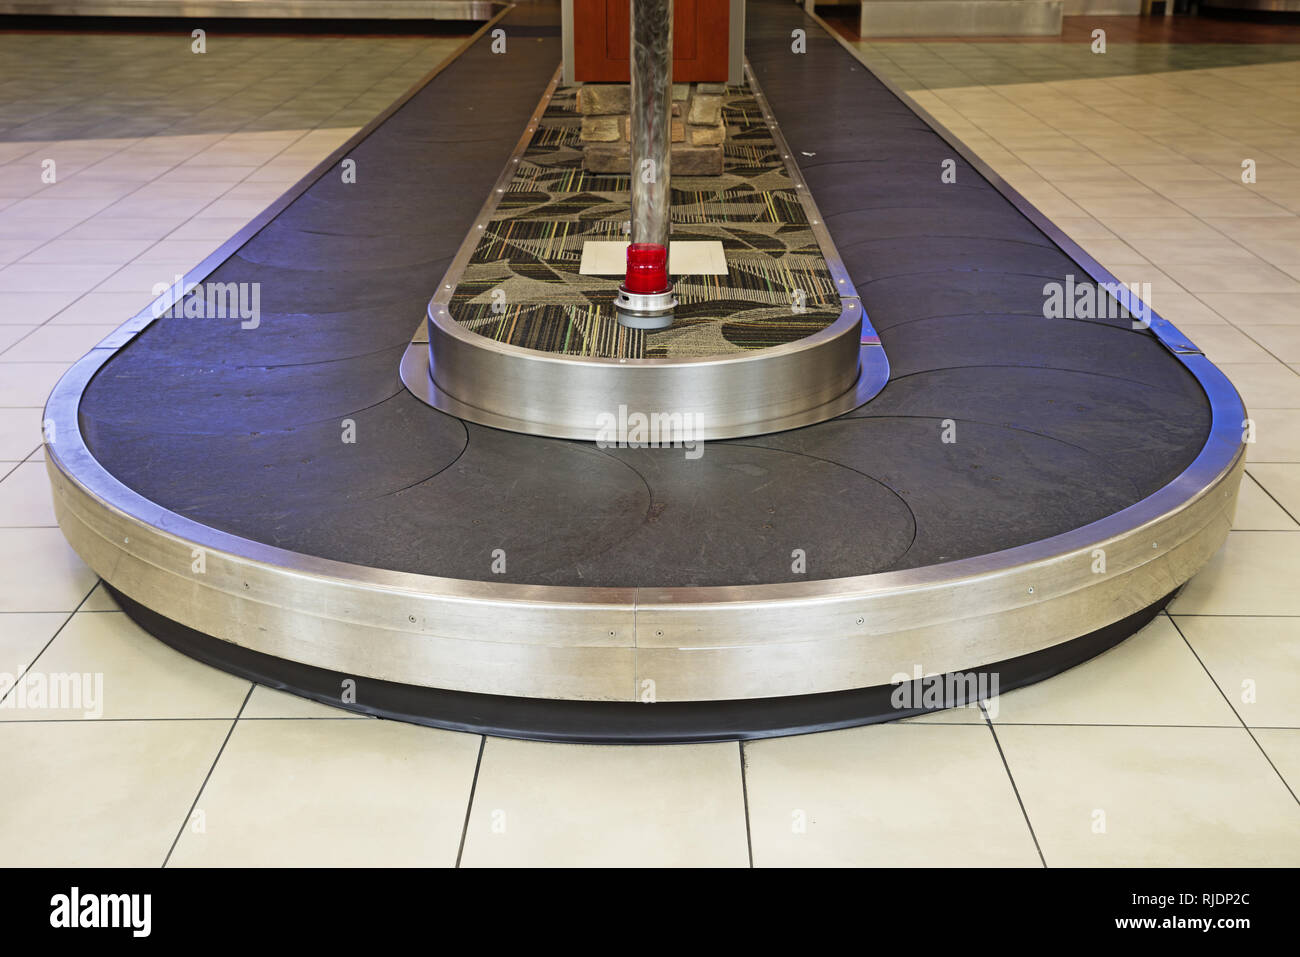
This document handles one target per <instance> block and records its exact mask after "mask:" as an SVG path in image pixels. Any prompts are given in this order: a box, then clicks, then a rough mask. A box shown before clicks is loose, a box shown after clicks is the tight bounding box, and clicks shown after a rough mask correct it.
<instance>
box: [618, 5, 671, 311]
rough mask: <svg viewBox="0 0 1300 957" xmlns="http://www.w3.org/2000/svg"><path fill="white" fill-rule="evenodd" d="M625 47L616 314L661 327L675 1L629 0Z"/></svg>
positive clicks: (667, 294)
mask: <svg viewBox="0 0 1300 957" xmlns="http://www.w3.org/2000/svg"><path fill="white" fill-rule="evenodd" d="M631 42H632V71H631V72H632V91H631V93H632V235H631V237H629V238H630V239H631V240H632V241H631V243H630V244H629V245H628V247H627V275H626V277H625V278H624V280H623V285H621V286H620V287H619V290H618V297H617V298H616V299H615V301H614V311H615V314H616V316H617V318H618V321H619V322H620V323H622V324H623V325H625V326H630V327H632V328H634V329H664V328H667V327H668V326H671V325H672V323H673V309H674V308H675V307H676V305H677V299H676V297H675V296H674V295H673V284H672V282H671V281H670V280H669V278H668V276H669V272H668V224H669V218H668V213H669V206H670V203H671V197H672V193H671V192H670V189H669V177H670V174H671V170H670V168H669V165H670V162H671V156H672V152H671V151H672V122H673V0H632V37H631Z"/></svg>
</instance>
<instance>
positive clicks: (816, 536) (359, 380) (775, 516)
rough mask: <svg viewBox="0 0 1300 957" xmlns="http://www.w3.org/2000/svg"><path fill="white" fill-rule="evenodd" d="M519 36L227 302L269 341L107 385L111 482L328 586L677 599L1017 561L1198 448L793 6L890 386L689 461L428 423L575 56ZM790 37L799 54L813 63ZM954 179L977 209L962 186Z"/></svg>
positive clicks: (795, 87)
mask: <svg viewBox="0 0 1300 957" xmlns="http://www.w3.org/2000/svg"><path fill="white" fill-rule="evenodd" d="M521 9H522V8H521ZM514 16H515V14H514V13H512V14H511V15H510V17H508V18H507V19H506V20H505V21H504V24H503V25H504V27H505V28H506V30H507V33H508V35H510V36H511V39H510V41H509V44H508V51H507V53H506V54H504V55H493V54H492V53H491V52H490V41H489V40H487V39H483V40H480V41H479V42H478V43H477V44H476V45H475V46H474V47H472V48H471V49H470V50H468V51H467V52H466V53H465V54H464V55H463V56H462V57H461V58H460V59H459V60H458V61H456V62H455V63H454V64H452V65H451V66H450V67H449V68H448V69H446V70H445V71H443V72H442V73H441V74H440V75H439V76H438V77H436V78H435V80H434V81H433V82H432V83H431V84H430V85H429V86H428V87H426V88H425V89H424V90H423V91H421V92H420V93H419V94H418V95H416V96H415V97H413V98H412V99H411V100H410V101H409V102H408V103H407V104H406V105H405V106H404V107H403V108H402V109H401V110H399V111H398V112H397V113H395V114H394V115H393V116H392V117H391V118H390V119H389V120H388V121H387V122H386V123H384V124H383V125H382V126H381V127H379V128H378V129H377V130H376V131H375V132H374V133H373V134H372V135H371V136H370V137H369V138H368V139H366V140H365V141H364V142H362V143H360V144H359V145H357V146H356V148H355V149H353V150H352V151H351V154H350V155H351V156H352V158H354V159H355V160H356V161H357V181H356V183H353V184H345V183H343V182H342V179H341V177H340V176H338V175H337V174H333V173H331V174H327V175H326V176H325V177H323V178H322V179H321V180H319V181H318V182H317V183H316V184H315V185H313V186H312V187H311V188H310V189H309V190H308V191H307V192H306V193H305V194H304V195H303V196H302V197H300V198H299V199H298V200H297V201H295V202H294V203H293V204H292V205H291V206H290V207H289V208H288V209H286V210H285V211H284V212H283V213H282V214H281V215H280V216H279V217H277V219H276V220H275V221H274V222H273V223H272V224H271V225H270V226H268V227H267V228H266V229H264V230H263V231H262V232H261V233H260V234H258V235H257V236H256V237H255V238H254V239H252V240H251V241H250V242H248V243H247V244H246V245H245V246H244V247H243V248H242V249H240V250H239V251H238V252H237V253H236V254H235V255H233V256H232V257H231V258H230V259H229V260H228V261H227V262H226V263H225V264H223V265H222V266H221V267H220V268H219V269H218V270H217V272H216V273H215V274H214V275H213V276H212V277H210V278H211V279H212V280H214V281H226V282H259V283H261V297H262V298H261V305H262V311H263V314H262V320H261V324H260V326H259V327H258V328H257V329H255V330H245V329H241V328H240V327H239V324H238V322H234V321H222V320H195V319H190V320H186V319H162V320H159V321H157V322H155V323H154V324H153V325H152V326H151V327H150V328H149V329H148V330H147V331H146V332H145V333H144V334H142V335H141V336H139V337H137V338H136V339H135V340H134V341H133V342H132V343H131V344H130V345H129V346H128V347H127V348H126V349H125V350H124V351H123V352H122V353H121V354H119V355H118V356H115V357H114V358H113V359H112V360H111V361H110V362H109V363H108V364H107V365H106V366H105V367H104V369H103V370H102V371H101V372H100V374H99V375H98V376H97V377H96V379H95V380H94V381H93V382H92V383H91V386H90V387H89V389H88V390H87V392H86V395H85V397H84V399H83V402H82V407H81V414H82V425H83V430H84V431H85V433H86V437H87V441H88V443H89V445H90V448H91V450H92V452H93V454H94V455H95V456H96V457H97V458H98V459H100V461H101V462H103V463H104V465H105V466H106V467H107V468H108V469H109V471H111V472H112V473H113V474H114V475H115V476H117V477H118V478H119V479H120V480H122V481H123V482H124V483H125V484H127V485H129V486H130V487H132V488H133V489H135V490H136V491H138V492H140V493H141V494H143V495H144V496H146V497H147V498H149V499H152V500H153V501H156V502H158V503H160V504H162V505H164V506H165V507H167V508H169V509H172V510H173V511H176V512H179V513H180V514H182V515H185V516H187V517H189V518H192V519H194V520H197V521H200V522H203V523H205V524H207V525H210V526H213V527H215V528H218V529H221V530H223V531H227V532H231V533H234V534H237V535H241V536H244V537H247V538H250V539H254V540H256V541H260V542H264V543H267V544H271V545H276V546H280V547H283V548H289V549H293V550H296V551H301V552H306V553H309V554H312V555H316V556H321V557H325V558H330V559H335V560H340V561H346V562H354V563H359V564H363V565H370V566H375V567H381V568H388V569H394V570H399V571H409V572H419V573H425V574H431V575H440V576H447V577H452V578H467V579H480V580H492V581H508V582H526V583H536V584H564V585H609V586H631V585H641V586H671V585H683V586H684V585H720V584H750V583H757V582H774V581H790V580H807V579H819V578H832V577H841V576H848V575H855V574H864V573H869V572H875V571H883V570H888V569H896V568H909V567H916V566H918V565H924V564H928V563H933V562H938V561H944V560H949V559H955V558H962V557H967V556H973V555H979V554H984V553H988V552H992V551H996V550H999V549H1003V548H1007V547H1010V546H1014V545H1019V544H1024V543H1027V542H1031V541H1035V540H1038V539H1041V538H1044V537H1047V536H1050V535H1054V534H1058V533H1061V532H1065V531H1068V530H1070V529H1073V528H1076V527H1078V526H1081V525H1084V524H1086V523H1088V522H1091V521H1094V520H1096V519H1099V518H1102V517H1104V516H1106V515H1109V514H1111V513H1113V512H1115V511H1117V510H1118V509H1121V508H1123V507H1125V506H1127V505H1130V504H1132V503H1134V502H1136V501H1138V500H1139V499H1141V498H1143V497H1144V496H1146V495H1148V494H1150V493H1151V492H1153V491H1155V490H1156V489H1157V488H1159V487H1160V486H1162V485H1164V484H1166V483H1167V482H1168V481H1170V480H1171V479H1172V478H1173V477H1174V476H1176V475H1177V474H1178V473H1179V472H1180V471H1182V469H1183V468H1185V467H1186V465H1187V464H1188V463H1189V462H1190V461H1191V460H1192V458H1193V457H1194V456H1195V454H1196V453H1197V452H1198V451H1199V449H1200V448H1201V446H1202V444H1203V442H1204V440H1205V438H1206V435H1207V433H1208V427H1209V407H1208V404H1207V402H1206V401H1205V398H1204V396H1203V395H1202V393H1201V390H1200V388H1199V386H1197V384H1196V382H1195V380H1194V379H1193V378H1192V377H1191V376H1190V375H1189V374H1188V373H1187V372H1186V371H1185V370H1184V369H1183V367H1182V366H1181V365H1180V364H1179V363H1178V362H1177V361H1176V360H1175V358H1174V357H1173V356H1172V355H1170V354H1169V353H1168V352H1166V351H1165V350H1164V348H1163V347H1162V346H1160V345H1159V343H1158V342H1157V341H1156V340H1155V339H1154V337H1152V336H1151V335H1149V334H1147V333H1144V332H1134V331H1132V330H1131V329H1129V328H1128V323H1127V321H1122V322H1112V323H1109V324H1108V323H1105V322H1098V321H1076V320H1047V319H1044V318H1042V304H1043V285H1044V283H1046V282H1050V281H1063V280H1064V277H1066V276H1067V275H1071V274H1073V275H1074V276H1076V277H1078V278H1083V276H1084V272H1083V270H1082V269H1081V268H1080V267H1078V266H1077V265H1076V264H1074V263H1073V262H1071V261H1070V260H1069V258H1068V257H1066V256H1065V255H1064V254H1063V253H1062V252H1061V251H1060V250H1059V249H1058V248H1057V247H1056V246H1054V245H1053V244H1052V243H1051V242H1050V241H1049V240H1048V239H1047V238H1046V237H1045V236H1043V235H1042V234H1041V233H1040V232H1039V231H1038V230H1037V229H1036V228H1035V227H1033V225H1032V224H1031V223H1029V222H1028V221H1027V220H1026V219H1025V218H1024V216H1023V215H1021V214H1020V213H1019V211H1018V210H1016V209H1015V208H1014V207H1013V206H1012V205H1011V204H1010V203H1009V202H1008V201H1007V200H1005V199H1004V198H1003V197H1002V196H1001V195H999V194H998V192H997V191H996V190H994V189H993V188H992V187H991V186H989V185H988V184H987V183H986V182H984V181H983V180H982V179H981V178H980V177H979V176H978V174H977V173H976V172H975V171H974V170H973V169H971V168H970V167H969V166H967V165H966V164H965V163H963V162H962V161H961V160H960V158H958V157H956V156H954V155H952V151H951V149H950V148H949V147H948V146H947V145H946V144H945V143H944V142H943V140H942V139H941V138H940V137H939V136H937V135H936V134H935V133H934V132H933V131H932V130H930V129H929V127H928V126H927V125H926V124H925V123H924V122H922V121H921V120H920V119H919V118H918V117H917V116H916V115H915V114H914V113H912V112H911V111H910V110H909V109H907V107H906V106H904V105H903V104H902V103H901V102H900V101H899V100H898V99H897V98H895V97H894V96H893V95H892V94H890V93H889V92H888V90H887V89H886V88H885V87H884V86H883V85H881V84H880V83H879V81H877V80H876V79H875V78H874V77H872V76H871V75H870V74H869V73H868V72H867V71H866V70H865V69H863V67H862V66H861V65H860V64H858V63H857V61H856V60H854V59H853V58H852V57H851V56H849V55H848V54H847V53H846V52H844V51H843V50H842V49H841V48H840V47H839V46H838V45H837V44H836V43H835V41H834V40H833V39H832V38H830V37H827V36H825V35H824V34H823V33H822V32H821V31H820V29H819V28H818V27H817V26H816V25H815V24H814V23H813V22H812V21H809V20H807V19H806V18H805V17H804V16H803V14H802V13H801V12H800V11H799V10H798V9H797V8H795V7H794V6H793V5H792V4H789V3H782V2H776V0H770V2H768V0H764V2H757V3H751V4H750V5H749V31H750V32H749V38H748V42H747V49H748V55H749V57H750V59H751V61H752V63H753V65H754V68H755V70H756V72H757V75H758V77H759V80H760V82H761V83H762V85H763V87H764V91H765V92H766V94H767V96H768V98H769V99H770V100H771V102H772V105H773V108H774V110H775V112H776V114H777V116H778V118H779V120H780V122H781V125H782V129H783V130H784V132H785V134H786V136H787V137H788V139H789V140H790V144H791V146H792V148H793V149H794V151H795V157H796V159H798V160H799V162H800V164H801V165H802V166H803V168H804V172H805V174H806V175H807V177H808V180H809V182H810V185H811V188H812V191H813V194H814V197H815V198H816V200H817V202H818V203H819V204H820V206H821V209H822V212H823V214H824V215H825V217H826V221H827V223H828V225H829V227H830V230H831V233H832V235H833V237H834V239H835V240H836V242H837V244H838V245H839V249H840V253H841V255H842V256H843V257H844V259H845V262H846V263H847V265H848V268H849V271H850V273H851V274H852V277H853V280H854V282H855V283H856V285H857V288H858V291H859V293H860V294H861V296H862V298H863V302H864V303H865V305H866V308H867V311H868V313H869V315H870V316H871V319H872V322H873V323H874V324H875V326H876V328H877V329H879V330H880V332H881V337H882V339H883V342H884V345H885V348H886V351H887V353H888V356H889V359H890V362H891V364H892V366H893V372H894V378H893V380H892V381H891V382H890V384H889V385H888V386H887V387H886V388H885V390H884V391H883V392H882V393H881V394H880V395H879V396H878V397H877V398H876V399H875V400H873V401H872V402H871V403H869V404H868V405H867V406H865V407H864V408H862V409H860V410H858V412H856V413H854V414H852V415H850V416H848V417H846V418H843V419H839V420H835V421H833V422H829V423H825V424H823V425H819V426H815V427H811V428H807V429H801V430H797V431H793V432H787V433H781V434H778V435H772V436H765V437H756V438H750V439H741V440H736V441H732V442H719V443H712V444H710V445H708V446H707V447H706V448H705V451H704V454H703V456H702V457H701V458H699V459H695V460H692V459H688V458H687V457H686V456H685V455H684V454H683V453H682V452H681V451H680V450H653V449H636V450H607V451H602V450H600V449H597V448H596V447H594V446H593V445H590V444H583V443H575V442H567V441H559V440H552V439H544V438H533V437H527V436H520V435H514V434H511V433H505V432H498V431H494V430H491V429H487V428H482V427H479V426H475V425H472V424H464V423H462V422H460V421H459V420H457V419H454V418H451V417H449V416H445V415H443V414H441V413H438V412H436V411H434V410H432V409H430V408H428V407H426V406H424V405H422V404H421V403H420V402H419V401H418V400H416V399H415V398H413V397H412V396H411V395H409V394H408V393H407V392H406V391H405V390H404V389H403V388H402V386H401V383H400V381H399V379H398V374H397V368H398V361H399V359H400V357H401V355H402V352H403V350H404V349H405V347H406V343H407V341H408V339H409V338H410V335H411V333H412V331H413V330H414V329H415V328H416V326H417V323H418V322H420V321H421V318H422V316H423V315H424V307H425V303H426V301H427V300H428V298H429V296H430V295H431V293H432V291H433V289H434V286H435V284H436V283H437V282H438V280H439V279H440V278H441V276H442V273H443V271H444V269H445V268H446V266H447V264H448V262H449V261H450V259H451V257H452V256H453V254H454V252H455V250H456V248H457V246H458V245H459V243H460V241H461V238H462V236H463V235H464V234H465V233H466V232H467V230H468V229H469V228H470V227H471V224H472V221H473V218H474V215H475V214H476V212H477V210H478V208H479V206H480V204H481V203H482V202H483V200H484V199H485V198H486V195H487V192H488V190H489V189H490V188H491V185H492V183H493V181H494V179H495V177H496V176H497V174H498V173H499V171H500V170H501V168H502V167H503V165H504V163H505V162H506V160H507V157H508V155H509V151H510V149H511V147H512V146H513V145H514V143H515V141H516V140H517V139H518V137H519V135H520V133H521V132H522V130H523V126H524V123H525V121H526V118H527V117H528V115H529V114H530V113H531V112H532V110H533V109H534V107H535V106H536V104H537V102H538V100H539V98H540V96H541V93H542V91H543V88H544V86H545V84H546V82H547V80H548V79H549V77H550V76H551V75H552V73H553V71H554V69H555V67H556V66H557V65H558V61H559V57H560V41H559V38H558V36H556V35H555V33H554V30H553V29H549V28H547V27H546V26H545V25H542V27H541V28H540V29H525V28H523V26H522V23H521V27H520V29H518V30H516V29H514V28H513V26H512V23H513V22H514V21H513V19H512V18H513V17H514ZM530 17H531V18H532V22H534V23H535V22H536V20H535V18H536V14H535V13H533V14H530ZM795 28H802V29H805V30H807V33H808V52H807V53H806V54H803V55H796V54H793V53H792V52H791V49H790V46H791V40H790V31H791V30H792V29H795ZM807 154H812V155H807ZM949 158H951V159H955V160H956V164H957V182H956V184H943V183H941V181H940V176H939V172H940V164H941V162H942V161H943V160H944V159H949ZM946 419H951V420H953V422H954V424H955V427H956V428H955V438H956V441H955V442H950V443H945V442H943V441H941V435H942V431H943V426H944V420H946ZM344 420H351V421H352V422H353V423H354V424H355V438H356V441H355V442H353V443H346V442H344V441H343V440H342V436H343V429H344ZM498 548H500V549H504V550H505V552H506V555H507V565H506V573H505V574H494V573H493V571H492V553H493V550H494V549H498ZM794 549H803V550H804V552H805V553H806V556H807V571H806V573H803V574H801V573H796V572H795V571H794V570H793V569H792V562H791V553H792V551H793V550H794Z"/></svg>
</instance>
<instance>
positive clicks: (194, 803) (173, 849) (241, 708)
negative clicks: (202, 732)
mask: <svg viewBox="0 0 1300 957" xmlns="http://www.w3.org/2000/svg"><path fill="white" fill-rule="evenodd" d="M256 690H257V683H256V682H252V681H250V682H249V683H248V693H247V694H246V695H244V700H243V701H242V702H241V703H240V705H239V710H238V711H237V712H235V719H234V720H233V721H231V722H230V727H229V729H227V731H226V736H225V738H223V739H222V741H221V747H219V748H217V754H216V757H214V758H213V759H212V764H211V766H209V768H208V773H207V774H205V775H203V783H202V784H200V785H199V790H198V793H196V794H195V795H194V800H193V801H192V802H191V803H190V809H189V810H188V811H186V812H185V817H184V819H183V820H182V821H181V826H180V828H179V829H178V830H177V831H176V837H174V838H173V839H172V845H171V847H169V848H168V849H167V856H166V857H164V858H163V862H162V868H161V869H165V868H166V867H167V864H168V862H170V861H171V859H172V854H174V853H175V852H176V845H177V844H179V843H180V840H181V835H182V834H184V833H185V827H186V825H188V824H189V823H190V819H191V818H192V817H193V816H194V809H195V808H196V807H198V806H199V799H200V798H201V797H203V791H204V790H205V789H206V788H207V786H208V782H209V781H210V780H212V772H213V771H215V770H216V769H217V762H218V761H220V760H221V756H222V755H223V754H225V753H226V745H227V744H229V743H230V736H231V735H232V734H234V733H235V726H236V725H237V724H239V716H240V715H241V714H243V713H244V709H245V708H247V707H248V700H249V699H250V698H252V697H253V692H254V691H256Z"/></svg>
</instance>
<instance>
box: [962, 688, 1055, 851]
mask: <svg viewBox="0 0 1300 957" xmlns="http://www.w3.org/2000/svg"><path fill="white" fill-rule="evenodd" d="M979 706H980V713H981V714H982V715H984V723H985V725H986V726H987V727H988V729H989V734H991V735H993V746H994V747H996V748H997V749H998V757H999V758H1000V759H1001V760H1002V769H1003V770H1004V771H1006V772H1007V780H1008V781H1010V782H1011V793H1012V794H1014V795H1015V796H1016V803H1017V804H1019V805H1020V813H1021V814H1022V815H1024V818H1025V827H1027V828H1029V836H1030V837H1031V838H1033V841H1034V850H1035V851H1037V852H1038V859H1039V860H1040V861H1042V862H1043V867H1047V858H1046V857H1044V856H1043V847H1042V845H1041V844H1039V843H1038V834H1037V833H1035V831H1034V825H1033V822H1032V821H1030V820H1029V811H1028V809H1027V808H1026V807H1025V802H1024V799H1023V798H1021V796H1020V788H1019V787H1017V786H1016V778H1015V775H1013V774H1012V773H1011V765H1010V764H1008V763H1007V755H1006V752H1004V751H1003V750H1002V742H1001V741H999V740H998V732H997V729H996V728H994V727H993V719H992V718H990V717H989V712H988V709H987V708H985V707H984V702H983V700H981V701H980V702H979Z"/></svg>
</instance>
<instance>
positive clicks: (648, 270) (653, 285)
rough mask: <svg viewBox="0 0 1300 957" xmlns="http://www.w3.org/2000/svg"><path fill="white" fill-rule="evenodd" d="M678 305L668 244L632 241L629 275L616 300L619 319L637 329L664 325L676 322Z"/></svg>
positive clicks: (655, 327)
mask: <svg viewBox="0 0 1300 957" xmlns="http://www.w3.org/2000/svg"><path fill="white" fill-rule="evenodd" d="M676 305H677V299H676V297H675V296H673V284H672V283H671V282H669V280H668V249H667V247H665V246H663V245H661V244H660V243H629V244H628V247H627V276H626V277H625V278H624V280H623V285H621V286H619V288H618V299H617V300H616V301H615V303H614V308H615V309H616V310H617V311H618V321H619V322H620V323H622V324H623V325H625V326H630V327H631V328H633V329H662V328H665V327H667V326H670V325H672V322H673V308H674V307H675V306H676Z"/></svg>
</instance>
